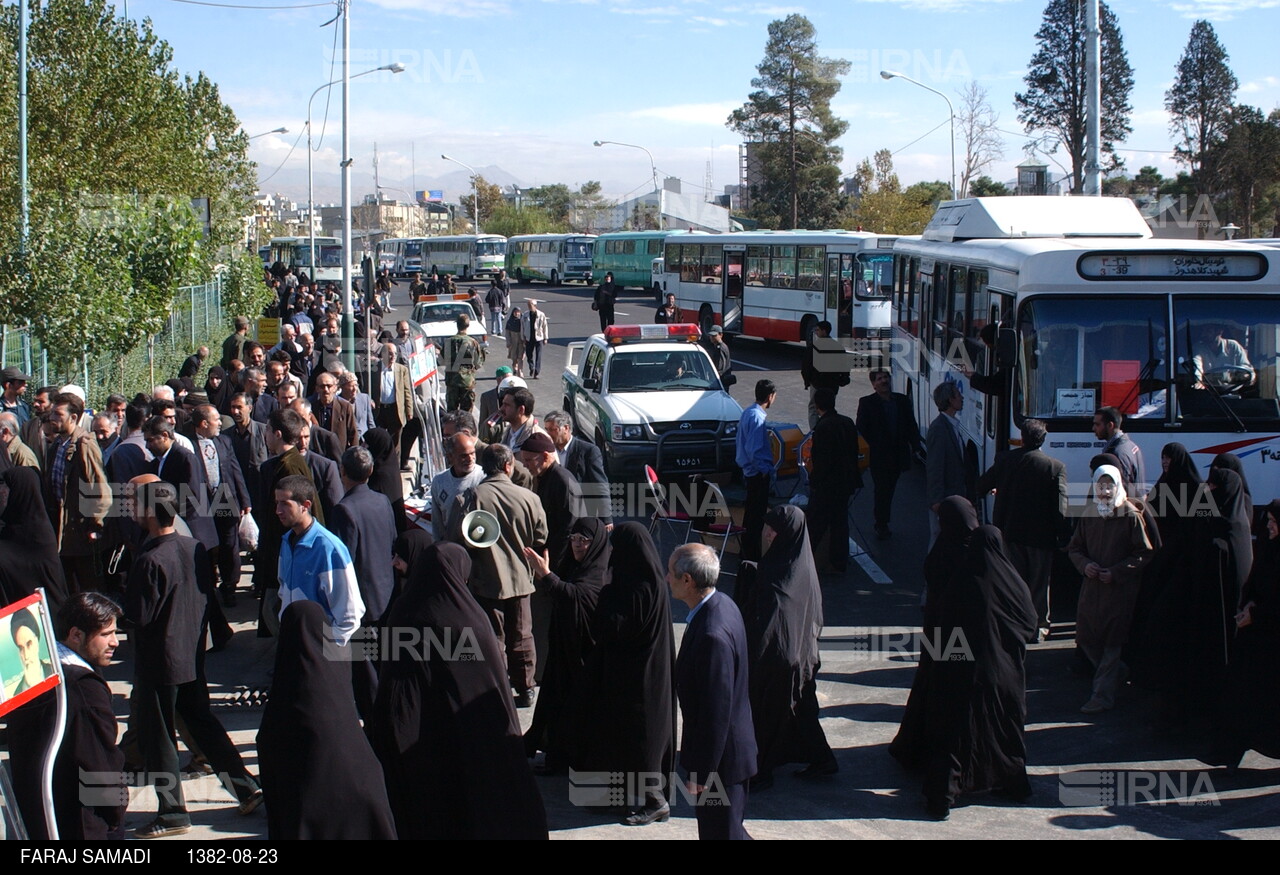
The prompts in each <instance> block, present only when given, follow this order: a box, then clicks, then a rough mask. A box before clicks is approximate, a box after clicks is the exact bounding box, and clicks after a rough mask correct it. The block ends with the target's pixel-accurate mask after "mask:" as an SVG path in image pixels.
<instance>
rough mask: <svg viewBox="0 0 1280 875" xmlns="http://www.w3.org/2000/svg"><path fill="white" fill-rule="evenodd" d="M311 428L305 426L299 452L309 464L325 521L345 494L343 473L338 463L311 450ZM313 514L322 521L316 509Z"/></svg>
mask: <svg viewBox="0 0 1280 875" xmlns="http://www.w3.org/2000/svg"><path fill="white" fill-rule="evenodd" d="M295 412H296V411H295ZM311 428H312V426H311V424H310V423H306V424H304V425H303V427H302V442H301V443H299V444H298V451H299V452H300V453H302V458H303V459H304V460H305V461H306V463H307V468H308V470H309V471H310V473H311V482H312V483H314V484H315V485H316V495H317V496H319V498H320V507H321V508H322V509H323V511H324V519H328V518H329V517H330V516H331V515H332V513H333V509H334V508H335V507H337V506H338V503H339V502H340V501H342V496H343V495H344V494H345V491H344V490H343V488H342V473H341V472H340V471H339V470H338V463H337V462H335V461H333V460H332V459H329V458H326V457H325V456H322V455H320V454H319V453H317V452H313V451H312V450H311V449H310V447H311ZM312 513H313V514H315V515H316V519H317V520H320V515H319V514H316V511H315V509H314V508H313V509H312ZM321 522H323V520H321Z"/></svg>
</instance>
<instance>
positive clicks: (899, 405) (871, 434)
mask: <svg viewBox="0 0 1280 875" xmlns="http://www.w3.org/2000/svg"><path fill="white" fill-rule="evenodd" d="M891 386H892V381H891V380H890V377H889V372H888V371H886V370H884V369H883V368H879V369H877V370H874V371H872V372H871V388H873V389H874V390H875V391H874V392H872V393H871V394H870V395H866V396H864V397H863V398H861V399H860V400H859V401H858V417H857V428H858V433H859V434H861V435H862V437H863V438H865V439H866V441H867V455H868V456H870V459H868V462H869V467H870V469H871V483H872V485H873V486H874V487H875V526H876V534H877V535H879V536H880V539H881V540H884V539H885V538H888V537H889V535H890V532H889V517H890V512H891V511H892V509H893V493H894V491H895V490H896V489H897V487H898V477H899V476H900V475H901V474H902V472H903V471H906V470H907V469H909V468H910V467H911V458H912V456H913V455H914V453H915V451H916V449H917V448H918V447H919V446H920V427H919V426H918V425H917V424H916V417H915V414H914V413H912V411H911V399H910V398H908V397H907V396H906V395H903V394H902V393H901V392H894V391H892V390H891V389H890V387H891Z"/></svg>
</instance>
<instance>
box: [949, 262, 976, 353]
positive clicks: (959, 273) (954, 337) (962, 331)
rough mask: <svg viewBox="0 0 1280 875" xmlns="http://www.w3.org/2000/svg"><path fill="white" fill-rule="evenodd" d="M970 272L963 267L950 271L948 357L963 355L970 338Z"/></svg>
mask: <svg viewBox="0 0 1280 875" xmlns="http://www.w3.org/2000/svg"><path fill="white" fill-rule="evenodd" d="M967 274H968V271H966V270H965V269H964V268H963V267H953V268H951V271H950V280H949V285H950V288H951V321H950V322H949V323H948V325H947V347H948V349H947V356H948V357H954V356H958V355H960V354H961V353H962V351H963V349H964V344H963V341H964V338H966V337H968V336H969V322H970V321H971V320H970V312H969V283H968V280H967Z"/></svg>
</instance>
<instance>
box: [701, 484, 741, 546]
mask: <svg viewBox="0 0 1280 875" xmlns="http://www.w3.org/2000/svg"><path fill="white" fill-rule="evenodd" d="M706 487H707V489H708V490H709V491H710V492H711V498H712V500H713V501H715V503H716V507H722V508H724V510H725V517H724V519H725V521H724V522H715V523H712V524H711V525H709V526H707V527H706V529H704V530H702V531H701V534H702V535H703V537H712V538H719V539H720V561H721V562H722V563H723V561H724V551H725V548H726V547H727V546H728V545H729V539H730V538H737V539H738V550H739V552H741V550H742V535H743V533H744V532H745V531H746V529H745V528H743V527H742V526H740V525H737V524H735V523H734V521H733V516H732V515H730V514H729V502H727V501H725V498H724V493H723V492H721V491H720V487H719V486H717V485H716V484H714V483H712V482H711V481H710V480H708V481H706Z"/></svg>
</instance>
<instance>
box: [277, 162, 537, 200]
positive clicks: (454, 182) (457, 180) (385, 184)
mask: <svg viewBox="0 0 1280 875" xmlns="http://www.w3.org/2000/svg"><path fill="white" fill-rule="evenodd" d="M476 170H477V172H479V174H480V175H481V176H483V177H484V178H485V180H486V181H487V182H491V183H493V184H494V185H500V186H502V187H503V188H506V187H507V186H510V185H519V186H523V185H524V183H523V182H522V181H521V180H519V179H517V178H516V177H515V176H513V175H511V174H510V173H508V172H507V171H505V170H503V169H502V168H501V167H498V166H497V165H495V164H490V165H488V166H486V167H477V168H476ZM258 171H259V176H260V177H261V176H262V175H265V174H266V173H270V172H271V169H270V168H266V169H265V170H264V169H263V168H262V167H259V168H258ZM313 184H314V187H315V191H314V196H315V202H316V203H317V204H336V203H338V202H340V201H341V200H342V182H341V180H340V179H339V177H338V174H337V172H336V170H334V169H330V168H326V169H325V170H324V171H323V172H322V171H321V170H320V169H319V168H316V169H315V178H314V183H313ZM378 184H379V186H381V188H382V193H383V195H385V196H386V197H390V198H395V199H396V200H398V201H409V200H412V198H413V194H414V192H415V191H431V190H435V189H440V190H443V191H444V199H445V201H446V202H447V203H457V202H458V198H460V197H461V196H462V195H464V194H466V195H469V194H471V174H470V173H468V172H467V171H466V170H463V169H462V168H458V170H456V171H454V172H452V173H446V174H443V175H440V176H427V175H425V174H422V173H419V174H418V176H417V179H416V180H415V179H412V178H404V179H394V178H391V177H389V176H388V175H387V174H386V173H379V174H378ZM415 186H416V188H415ZM260 190H261V191H262V192H263V193H264V194H266V193H271V194H274V193H276V192H280V193H281V194H284V195H287V196H288V197H289V199H290V200H293V201H296V202H297V203H300V204H305V203H306V202H307V171H306V169H305V168H304V169H302V170H293V169H288V170H281V171H280V172H279V173H277V174H276V175H275V176H273V177H271V179H269V180H268V181H267V182H266V183H265V184H263V185H262V186H261V189H260ZM372 193H373V172H372V171H367V170H364V169H362V168H359V167H358V165H353V166H352V168H351V199H352V203H357V204H358V203H360V202H361V201H363V200H364V197H365V195H367V194H372Z"/></svg>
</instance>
